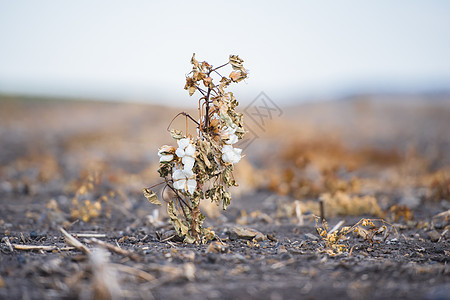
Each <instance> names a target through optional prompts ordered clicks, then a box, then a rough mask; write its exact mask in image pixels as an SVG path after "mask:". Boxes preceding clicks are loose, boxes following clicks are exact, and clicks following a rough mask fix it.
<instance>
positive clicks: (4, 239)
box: [0, 95, 450, 300]
mask: <svg viewBox="0 0 450 300" xmlns="http://www.w3.org/2000/svg"><path fill="white" fill-rule="evenodd" d="M243 106H244V107H243V108H245V105H243ZM247 108H248V107H247ZM246 111H247V113H251V107H250V109H247V110H246ZM176 113H178V111H177V110H175V109H172V108H165V107H159V106H152V105H143V104H121V103H106V102H105V103H102V102H83V101H54V100H43V99H21V98H15V97H7V96H2V97H1V98H0V142H1V148H0V205H1V210H0V239H1V243H0V251H1V253H0V298H1V299H61V298H63V299H66V298H69V299H72V298H74V299H75V298H80V299H92V298H96V299H108V298H112V299H122V298H127V299H186V298H190V299H274V300H275V299H303V298H304V299H434V300H437V299H450V268H449V265H448V262H449V258H450V247H449V245H450V243H449V237H450V233H449V232H448V230H449V228H450V226H449V218H450V96H436V95H434V96H426V97H425V96H422V97H412V96H410V97H406V96H404V97H400V96H396V97H387V96H384V97H370V96H366V97H358V98H354V99H349V100H342V101H335V102H325V103H316V104H303V105H297V106H295V107H289V108H284V109H283V111H282V113H280V114H281V116H280V115H278V116H275V115H274V116H271V118H270V119H268V120H266V123H265V127H261V128H259V129H258V126H256V124H254V123H252V120H253V119H252V118H251V117H249V118H247V116H245V117H246V118H247V119H246V120H248V121H247V122H246V123H247V125H248V127H249V128H250V129H251V130H252V134H249V136H250V137H255V136H257V138H255V139H254V141H253V142H252V143H251V144H250V145H249V146H248V147H246V148H245V155H246V158H245V159H244V160H243V161H241V162H240V163H239V164H237V165H236V179H237V181H238V182H239V183H240V187H238V188H235V189H234V190H233V200H232V203H231V206H230V207H229V209H228V210H227V211H226V212H221V210H220V209H219V208H218V207H215V205H210V204H208V203H205V205H204V206H203V207H202V209H203V211H204V213H205V214H206V215H207V220H206V226H208V227H211V228H212V230H214V231H215V233H216V235H217V237H218V238H217V240H215V241H212V242H210V243H208V244H205V245H191V244H183V243H182V242H180V241H179V240H178V239H177V237H176V236H174V234H173V232H174V231H172V228H171V225H170V224H169V223H168V220H167V215H166V213H165V212H164V209H159V208H155V207H154V206H152V205H151V204H150V203H148V201H147V200H146V199H145V198H144V196H143V195H142V188H143V187H148V186H150V185H152V184H154V183H157V182H158V174H157V172H156V170H157V168H158V157H157V155H156V153H157V149H158V147H159V146H160V145H162V144H167V143H170V142H171V141H170V135H169V134H168V133H167V131H166V127H167V125H168V123H169V122H170V120H171V119H172V117H173V116H174V115H175V114H176ZM253 121H254V122H256V121H255V120H253ZM182 124H184V123H183V122H182ZM178 125H179V124H178ZM176 126H177V123H175V124H174V127H176ZM180 126H181V125H180ZM247 145H248V144H247ZM243 146H245V144H243ZM319 200H320V201H322V203H323V207H324V216H325V218H326V220H327V222H328V225H329V228H328V230H327V232H328V233H329V235H328V237H327V236H326V235H325V236H324V237H321V236H320V235H319V232H318V229H320V228H323V225H322V223H321V222H318V223H316V221H315V218H314V215H317V216H319V215H320V205H319V202H320V201H319ZM362 218H368V219H371V220H374V221H373V226H372V225H368V226H363V224H362V223H358V222H359V221H360V220H361V219H362ZM380 219H383V220H384V222H382V221H375V220H380ZM341 221H342V222H341ZM355 224H356V226H355V227H354V228H353V229H356V230H351V232H348V233H346V234H343V235H342V236H340V238H341V239H340V241H339V242H333V241H332V237H333V231H332V230H331V229H332V228H333V227H334V226H335V225H339V226H338V227H337V228H336V230H335V231H334V233H338V232H340V230H341V228H343V226H353V225H355ZM383 225H384V227H383ZM60 228H64V229H65V230H66V231H67V232H69V233H70V234H72V236H73V237H75V238H76V241H78V242H80V243H81V244H77V243H76V241H75V242H74V241H73V240H72V241H71V240H70V237H69V238H65V237H64V235H63V232H62V231H61V230H60ZM339 245H342V247H341V248H339Z"/></svg>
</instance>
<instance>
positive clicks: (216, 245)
mask: <svg viewBox="0 0 450 300" xmlns="http://www.w3.org/2000/svg"><path fill="white" fill-rule="evenodd" d="M227 251H228V245H226V244H223V243H220V242H211V244H209V246H208V248H207V249H206V252H207V253H225V252H227Z"/></svg>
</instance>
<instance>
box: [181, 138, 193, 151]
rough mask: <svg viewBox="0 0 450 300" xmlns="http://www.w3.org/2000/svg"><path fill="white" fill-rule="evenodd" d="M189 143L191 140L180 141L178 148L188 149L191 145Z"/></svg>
mask: <svg viewBox="0 0 450 300" xmlns="http://www.w3.org/2000/svg"><path fill="white" fill-rule="evenodd" d="M189 141H190V139H189V138H184V139H180V140H178V147H180V148H181V149H183V150H184V148H186V147H187V146H188V145H189Z"/></svg>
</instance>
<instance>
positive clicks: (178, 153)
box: [175, 148, 186, 157]
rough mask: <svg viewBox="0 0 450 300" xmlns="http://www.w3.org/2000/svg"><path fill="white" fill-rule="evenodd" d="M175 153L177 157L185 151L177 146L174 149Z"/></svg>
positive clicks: (181, 155)
mask: <svg viewBox="0 0 450 300" xmlns="http://www.w3.org/2000/svg"><path fill="white" fill-rule="evenodd" d="M175 154H176V155H177V156H178V157H183V156H184V155H185V154H186V153H185V152H184V150H183V149H181V148H177V150H176V151H175Z"/></svg>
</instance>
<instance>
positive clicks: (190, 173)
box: [183, 170, 194, 178]
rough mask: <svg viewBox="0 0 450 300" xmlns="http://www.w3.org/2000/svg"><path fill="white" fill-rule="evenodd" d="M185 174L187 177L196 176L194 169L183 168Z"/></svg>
mask: <svg viewBox="0 0 450 300" xmlns="http://www.w3.org/2000/svg"><path fill="white" fill-rule="evenodd" d="M183 174H184V176H185V177H186V178H189V177H194V172H192V170H183Z"/></svg>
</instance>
